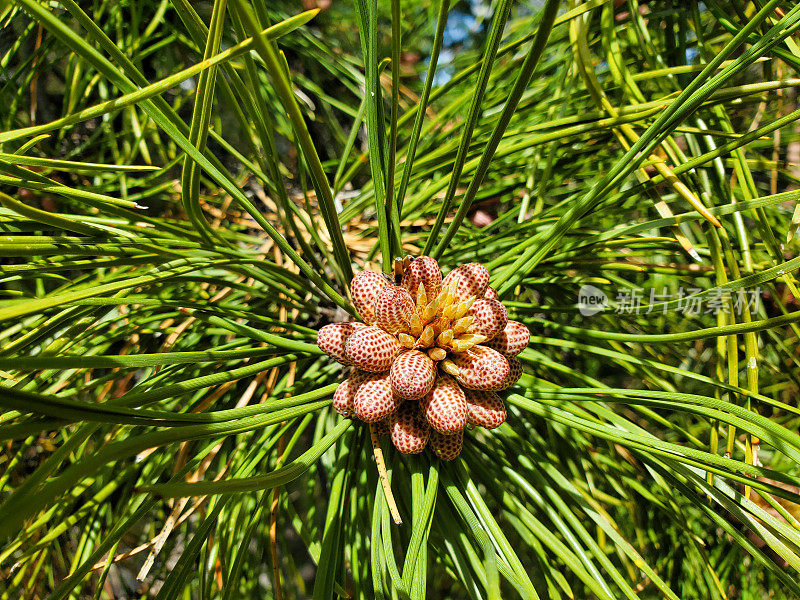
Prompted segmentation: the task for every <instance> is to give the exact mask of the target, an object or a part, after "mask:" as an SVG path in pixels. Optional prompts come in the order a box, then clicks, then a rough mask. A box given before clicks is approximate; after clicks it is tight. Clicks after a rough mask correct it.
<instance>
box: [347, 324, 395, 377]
mask: <svg viewBox="0 0 800 600" xmlns="http://www.w3.org/2000/svg"><path fill="white" fill-rule="evenodd" d="M402 350H403V347H402V346H401V345H400V343H399V342H398V341H397V340H396V339H395V338H394V337H393V336H392V335H390V334H388V333H386V332H385V331H383V330H382V329H378V328H377V327H374V326H373V327H364V328H363V329H359V330H358V331H356V332H355V333H354V334H352V335H350V336H349V337H348V338H347V342H345V346H344V354H345V357H346V358H347V359H348V360H349V361H350V362H351V363H352V364H353V365H355V366H356V367H357V368H359V369H361V370H362V371H369V372H370V373H383V372H384V371H388V370H389V369H390V368H391V366H392V362H393V361H394V359H395V358H396V357H397V355H398V354H400V352H401V351H402Z"/></svg>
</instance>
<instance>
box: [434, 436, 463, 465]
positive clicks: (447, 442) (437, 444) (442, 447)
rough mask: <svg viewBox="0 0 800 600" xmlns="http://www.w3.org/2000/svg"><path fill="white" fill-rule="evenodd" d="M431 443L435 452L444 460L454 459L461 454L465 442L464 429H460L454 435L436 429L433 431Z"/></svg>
mask: <svg viewBox="0 0 800 600" xmlns="http://www.w3.org/2000/svg"><path fill="white" fill-rule="evenodd" d="M429 441H430V444H431V448H433V452H434V454H436V456H438V457H439V458H441V459H442V460H453V459H456V458H458V455H459V454H461V446H462V445H463V443H464V431H463V430H461V431H458V432H457V433H454V434H452V435H442V434H441V433H438V432H436V431H431V435H430V440H429Z"/></svg>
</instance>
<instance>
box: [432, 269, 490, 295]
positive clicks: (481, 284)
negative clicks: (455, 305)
mask: <svg viewBox="0 0 800 600" xmlns="http://www.w3.org/2000/svg"><path fill="white" fill-rule="evenodd" d="M452 282H456V287H455V292H454V295H455V297H456V298H457V299H458V301H459V302H461V301H463V300H466V299H467V298H469V297H470V296H477V297H478V298H482V297H483V295H484V294H485V293H486V287H487V286H488V285H489V271H488V270H487V269H486V267H484V266H483V265H482V264H480V263H467V264H465V265H461V266H460V267H456V268H455V269H453V270H452V271H450V273H448V274H447V277H445V278H444V280H443V281H442V286H444V287H447V286H449V285H450V284H451V283H452Z"/></svg>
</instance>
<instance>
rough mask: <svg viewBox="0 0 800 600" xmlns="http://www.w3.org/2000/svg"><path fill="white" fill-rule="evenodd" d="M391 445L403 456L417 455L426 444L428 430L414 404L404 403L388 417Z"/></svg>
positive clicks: (417, 407)
mask: <svg viewBox="0 0 800 600" xmlns="http://www.w3.org/2000/svg"><path fill="white" fill-rule="evenodd" d="M389 427H390V433H391V436H392V443H393V444H394V447H395V448H397V449H398V450H399V451H400V452H402V453H403V454H418V453H420V452H422V451H423V450H424V449H425V445H426V444H427V443H428V432H429V430H430V428H429V427H428V424H427V423H426V422H425V419H423V418H422V417H421V416H420V414H419V405H418V403H416V402H405V403H403V404H401V405H400V406H399V407H398V409H397V410H396V411H395V412H394V414H392V416H391V417H389Z"/></svg>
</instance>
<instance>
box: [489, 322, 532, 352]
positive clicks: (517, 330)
mask: <svg viewBox="0 0 800 600" xmlns="http://www.w3.org/2000/svg"><path fill="white" fill-rule="evenodd" d="M530 340H531V332H530V331H529V330H528V328H527V327H526V326H525V325H523V324H522V323H520V322H519V321H509V322H508V323H506V326H505V328H504V329H503V331H501V332H500V333H498V334H497V335H495V336H494V337H493V338H492V339H491V340H489V341H488V342H486V343H485V344H484V346H488V347H489V348H494V349H495V350H497V351H498V352H499V353H500V354H504V355H505V356H516V355H517V354H519V353H520V352H522V351H523V350H524V349H525V347H526V346H527V345H528V342H530Z"/></svg>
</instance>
